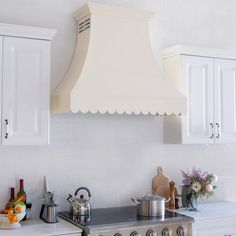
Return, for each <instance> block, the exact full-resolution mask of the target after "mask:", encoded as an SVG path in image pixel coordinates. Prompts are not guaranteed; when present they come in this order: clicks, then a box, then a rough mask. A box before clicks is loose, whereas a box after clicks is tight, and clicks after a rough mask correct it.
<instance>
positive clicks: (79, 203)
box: [67, 187, 91, 216]
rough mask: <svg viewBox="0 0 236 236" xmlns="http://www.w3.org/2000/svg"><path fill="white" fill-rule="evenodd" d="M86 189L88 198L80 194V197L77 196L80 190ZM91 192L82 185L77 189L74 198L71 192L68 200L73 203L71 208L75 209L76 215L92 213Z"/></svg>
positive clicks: (74, 213)
mask: <svg viewBox="0 0 236 236" xmlns="http://www.w3.org/2000/svg"><path fill="white" fill-rule="evenodd" d="M81 190H85V191H86V192H87V194H88V198H87V199H86V198H84V195H82V194H81V195H80V196H79V198H78V197H77V194H78V192H79V191H81ZM90 198H91V193H90V191H89V189H88V188H86V187H80V188H78V189H77V190H76V191H75V196H74V199H73V197H72V195H71V194H69V197H68V198H67V201H68V202H69V203H70V204H71V209H72V211H73V215H74V216H86V215H90V213H91V205H90V202H89V200H90Z"/></svg>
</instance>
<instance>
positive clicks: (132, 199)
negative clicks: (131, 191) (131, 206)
mask: <svg viewBox="0 0 236 236" xmlns="http://www.w3.org/2000/svg"><path fill="white" fill-rule="evenodd" d="M131 201H133V202H134V203H136V204H137V205H139V204H141V203H140V202H139V201H137V199H135V198H131Z"/></svg>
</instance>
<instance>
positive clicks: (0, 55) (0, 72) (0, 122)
mask: <svg viewBox="0 0 236 236" xmlns="http://www.w3.org/2000/svg"><path fill="white" fill-rule="evenodd" d="M1 113H2V36H0V114H1ZM0 124H2V117H1V115H0ZM1 128H2V127H1V125H0V140H2V132H1V130H2V129H1ZM0 143H1V141H0Z"/></svg>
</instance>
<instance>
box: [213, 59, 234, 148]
mask: <svg viewBox="0 0 236 236" xmlns="http://www.w3.org/2000/svg"><path fill="white" fill-rule="evenodd" d="M214 77H215V79H214V88H215V90H214V91H215V93H214V97H215V100H214V109H215V134H216V135H215V141H216V142H217V143H236V61H234V60H225V59H215V60H214Z"/></svg>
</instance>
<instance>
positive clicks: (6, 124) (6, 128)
mask: <svg viewBox="0 0 236 236" xmlns="http://www.w3.org/2000/svg"><path fill="white" fill-rule="evenodd" d="M8 133H9V132H8V119H5V137H4V138H5V139H7V138H8Z"/></svg>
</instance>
